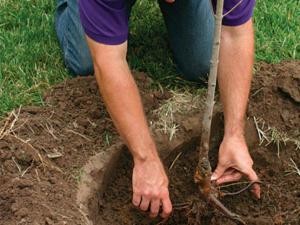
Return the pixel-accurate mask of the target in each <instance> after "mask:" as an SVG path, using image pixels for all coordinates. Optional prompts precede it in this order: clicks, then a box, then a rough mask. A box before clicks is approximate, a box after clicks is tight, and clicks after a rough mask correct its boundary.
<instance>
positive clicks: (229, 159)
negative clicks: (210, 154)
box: [87, 0, 259, 218]
mask: <svg viewBox="0 0 300 225" xmlns="http://www.w3.org/2000/svg"><path fill="white" fill-rule="evenodd" d="M166 1H167V2H169V3H172V2H174V0H166ZM247 35H249V36H250V38H246V36H247ZM251 38H252V39H251ZM87 42H88V45H89V48H90V50H91V54H92V57H93V63H94V70H95V77H96V79H97V82H98V86H99V89H100V93H101V95H102V96H103V99H104V102H105V104H106V107H107V110H108V112H109V113H110V116H111V117H112V120H113V122H114V124H115V126H116V127H117V129H118V131H119V133H120V135H121V137H122V138H123V140H124V141H125V143H126V144H127V146H128V148H129V150H130V151H131V153H132V155H133V159H134V169H133V175H132V186H133V197H132V203H133V204H134V205H135V206H136V207H139V208H140V209H141V210H143V211H146V210H149V209H150V216H151V217H156V216H158V213H159V210H160V207H162V213H161V217H163V218H166V217H168V216H169V215H170V213H171V212H172V203H171V200H170V197H169V191H168V183H169V181H168V177H167V176H166V173H165V171H164V168H163V165H162V163H161V160H160V158H159V156H158V154H157V149H156V146H155V143H154V141H153V139H152V137H151V135H150V131H149V128H148V125H147V122H146V118H145V115H144V111H143V108H142V104H141V99H140V96H139V92H138V89H137V87H136V84H135V82H134V80H133V78H132V75H131V72H130V70H129V67H128V64H127V61H126V54H127V42H125V43H123V44H120V45H105V44H101V43H97V42H95V41H93V40H92V39H90V38H88V37H87ZM223 43H224V44H223ZM253 51H254V50H253V30H252V22H251V24H250V22H248V23H246V24H245V25H242V26H239V27H237V28H227V27H224V31H223V37H222V48H221V61H220V76H219V77H220V78H219V84H220V91H221V97H222V98H221V99H222V102H223V105H224V112H225V136H224V139H223V142H222V145H221V147H220V154H219V165H218V167H217V170H216V171H215V172H214V180H216V182H217V183H223V182H228V181H232V180H237V179H238V178H241V176H242V174H244V175H246V176H247V177H248V178H249V179H250V180H256V179H258V178H257V176H256V174H255V172H254V171H253V170H252V164H253V162H252V159H251V157H250V155H249V152H248V149H247V146H246V144H245V140H244V137H243V129H244V128H243V127H244V116H245V111H246V105H247V99H248V95H249V89H250V80H251V68H252V64H253ZM222 55H226V57H224V56H223V57H222ZM229 68H230V69H229ZM237 174H238V175H237ZM256 193H257V194H258V193H259V190H258V189H257V190H256Z"/></svg>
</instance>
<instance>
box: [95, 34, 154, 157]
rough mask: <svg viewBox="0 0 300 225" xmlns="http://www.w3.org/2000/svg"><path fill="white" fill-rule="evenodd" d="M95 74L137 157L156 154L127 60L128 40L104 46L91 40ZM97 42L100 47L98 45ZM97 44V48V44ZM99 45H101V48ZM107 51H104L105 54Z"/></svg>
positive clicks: (130, 147) (127, 142) (125, 137)
mask: <svg viewBox="0 0 300 225" xmlns="http://www.w3.org/2000/svg"><path fill="white" fill-rule="evenodd" d="M89 44H90V45H91V50H92V51H93V50H94V51H96V52H93V55H94V56H95V57H94V65H95V66H94V67H95V76H96V79H97V82H98V85H99V89H100V92H101V95H102V97H103V100H104V102H105V105H106V108H107V110H108V112H109V114H110V116H111V118H112V120H113V122H114V124H115V126H116V128H117V129H118V132H119V134H120V135H121V137H122V138H123V139H124V141H125V142H126V144H127V146H128V147H129V150H130V151H131V153H132V155H133V157H134V159H135V160H145V159H147V158H149V157H150V158H151V157H156V156H157V152H156V147H155V144H154V142H153V140H152V137H151V135H150V132H149V128H148V125H147V122H146V118H145V115H144V111H143V107H142V103H141V99H140V95H139V92H138V89H137V86H136V84H135V81H134V79H133V77H132V75H131V72H130V70H129V68H128V64H127V62H126V44H123V46H120V47H118V46H101V47H99V46H100V45H101V44H98V43H94V42H92V40H89ZM94 45H96V46H97V48H95V47H94ZM93 47H94V48H93ZM97 49H100V51H101V52H100V51H99V52H97ZM102 53H103V54H102Z"/></svg>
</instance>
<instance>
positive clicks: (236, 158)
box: [211, 136, 260, 198]
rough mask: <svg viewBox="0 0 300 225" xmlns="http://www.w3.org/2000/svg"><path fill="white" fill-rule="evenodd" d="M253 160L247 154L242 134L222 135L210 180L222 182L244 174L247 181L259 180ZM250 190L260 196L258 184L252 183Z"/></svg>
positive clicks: (235, 179)
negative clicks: (215, 164)
mask: <svg viewBox="0 0 300 225" xmlns="http://www.w3.org/2000/svg"><path fill="white" fill-rule="evenodd" d="M252 166H253V160H252V158H251V156H250V154H249V151H248V148H247V145H246V141H245V138H244V137H243V136H230V137H224V139H223V141H222V143H221V145H220V149H219V161H218V165H217V168H216V170H215V171H214V172H213V174H212V177H211V180H213V181H216V183H217V184H218V185H219V184H222V183H226V182H233V181H238V180H240V179H241V178H242V176H243V175H244V176H246V177H247V178H248V180H249V181H251V182H252V181H259V178H258V176H257V175H256V173H255V171H254V170H253V168H252ZM252 192H253V193H254V195H255V196H256V197H257V198H260V186H259V184H254V185H253V187H252Z"/></svg>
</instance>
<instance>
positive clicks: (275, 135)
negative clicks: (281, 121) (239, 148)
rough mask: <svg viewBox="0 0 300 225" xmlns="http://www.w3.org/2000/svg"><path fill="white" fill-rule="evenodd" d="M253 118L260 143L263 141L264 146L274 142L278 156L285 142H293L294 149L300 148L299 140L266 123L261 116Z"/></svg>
mask: <svg viewBox="0 0 300 225" xmlns="http://www.w3.org/2000/svg"><path fill="white" fill-rule="evenodd" d="M253 119H254V124H255V127H256V131H257V134H258V137H259V141H260V145H262V144H263V143H265V146H268V145H270V144H275V145H276V148H277V156H278V157H280V151H281V147H282V145H286V144H287V143H292V144H294V145H295V150H299V149H300V140H298V139H296V138H291V137H289V136H288V134H287V133H285V132H281V131H279V130H278V129H277V128H275V127H271V126H269V125H266V122H265V121H264V120H263V119H261V118H260V119H257V118H256V117H253Z"/></svg>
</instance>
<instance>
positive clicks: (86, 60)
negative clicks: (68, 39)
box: [64, 54, 94, 76]
mask: <svg viewBox="0 0 300 225" xmlns="http://www.w3.org/2000/svg"><path fill="white" fill-rule="evenodd" d="M64 61H65V65H66V67H67V69H68V70H69V71H70V73H71V74H72V75H73V76H88V75H92V74H93V73H94V67H93V63H92V60H90V55H80V54H79V55H78V54H77V56H76V58H75V57H69V56H68V54H65V57H64Z"/></svg>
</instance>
